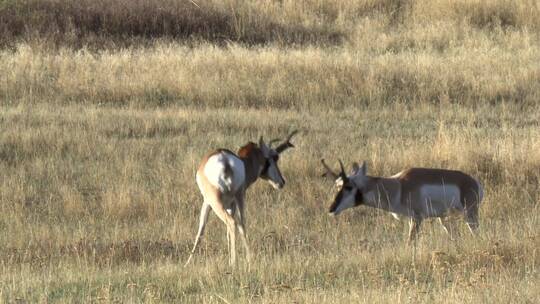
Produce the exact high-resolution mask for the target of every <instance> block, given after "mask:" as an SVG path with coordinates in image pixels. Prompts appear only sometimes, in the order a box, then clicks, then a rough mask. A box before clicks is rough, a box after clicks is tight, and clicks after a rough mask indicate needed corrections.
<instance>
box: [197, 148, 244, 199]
mask: <svg viewBox="0 0 540 304" xmlns="http://www.w3.org/2000/svg"><path fill="white" fill-rule="evenodd" d="M226 165H228V166H229V168H230V171H229V172H227V170H225V168H226ZM204 175H205V176H206V178H207V179H208V181H209V182H210V184H212V186H214V187H216V188H218V190H219V191H220V192H222V193H230V192H233V193H234V192H236V191H238V189H240V187H241V186H242V185H243V184H244V182H245V180H246V170H245V168H244V163H243V162H242V160H241V159H239V158H238V157H237V156H235V155H232V154H229V153H225V152H221V153H218V154H216V155H212V156H211V157H210V158H208V161H207V162H206V165H205V166H204Z"/></svg>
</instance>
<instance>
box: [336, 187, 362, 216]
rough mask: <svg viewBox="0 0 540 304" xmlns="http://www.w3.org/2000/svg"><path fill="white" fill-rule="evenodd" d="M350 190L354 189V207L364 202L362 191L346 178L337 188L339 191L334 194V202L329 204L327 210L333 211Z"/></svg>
mask: <svg viewBox="0 0 540 304" xmlns="http://www.w3.org/2000/svg"><path fill="white" fill-rule="evenodd" d="M352 191H356V192H355V194H354V206H355V207H356V206H359V205H362V204H363V203H364V196H363V195H362V191H361V190H360V189H358V187H356V185H354V184H352V183H351V182H350V181H349V180H348V179H347V181H346V182H345V184H344V185H343V187H341V189H339V192H338V193H337V194H336V198H335V199H334V202H333V203H332V205H331V206H330V209H329V210H328V212H330V213H334V212H335V211H336V209H337V207H338V206H339V204H340V203H341V201H342V200H343V198H344V196H345V195H349V194H350V193H351V192H352Z"/></svg>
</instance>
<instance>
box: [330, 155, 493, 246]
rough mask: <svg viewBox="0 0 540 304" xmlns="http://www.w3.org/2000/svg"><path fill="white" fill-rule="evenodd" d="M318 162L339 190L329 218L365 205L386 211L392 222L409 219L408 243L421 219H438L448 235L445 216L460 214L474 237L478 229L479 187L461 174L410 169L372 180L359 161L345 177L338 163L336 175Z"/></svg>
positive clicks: (480, 190) (467, 176)
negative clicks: (403, 217) (389, 214)
mask: <svg viewBox="0 0 540 304" xmlns="http://www.w3.org/2000/svg"><path fill="white" fill-rule="evenodd" d="M321 163H322V164H323V166H324V168H325V169H326V172H325V173H324V174H323V175H324V176H327V177H331V178H333V179H334V180H335V183H336V186H337V188H338V190H339V192H338V194H337V195H336V197H335V200H334V202H333V204H332V205H331V206H330V210H329V212H330V214H332V215H337V214H338V213H340V212H341V211H343V210H345V209H347V208H351V207H355V206H359V205H367V206H370V207H374V208H379V209H383V210H386V211H389V212H391V213H392V215H393V216H394V217H395V218H396V219H399V218H400V217H401V216H406V217H409V218H410V228H409V242H411V241H413V240H415V239H416V235H417V233H418V230H419V228H420V225H421V223H422V220H423V219H425V218H428V217H438V218H439V222H440V223H441V225H442V226H443V228H444V229H445V231H446V232H448V233H449V234H451V233H450V231H449V228H450V227H449V226H448V223H447V222H446V219H445V217H446V216H448V215H451V214H455V213H456V212H461V213H463V215H464V217H465V221H466V222H467V225H468V227H469V229H470V230H471V232H472V233H473V234H474V232H475V230H476V229H478V207H479V205H480V202H481V201H482V197H483V190H482V186H481V185H480V183H479V182H478V181H477V180H476V179H474V178H473V177H471V176H469V175H467V174H465V173H463V172H460V171H452V170H443V169H428V168H411V169H407V170H404V171H401V172H400V173H398V174H396V175H394V176H391V177H374V176H369V175H367V168H366V163H365V162H363V163H362V167H360V166H359V165H358V164H357V163H354V164H353V170H352V173H351V174H350V175H348V176H347V175H346V174H345V170H344V168H343V163H342V162H341V160H340V161H339V164H340V167H341V172H340V173H339V174H337V173H335V172H334V171H332V169H331V168H330V167H329V166H328V165H327V164H326V163H325V162H324V159H322V160H321Z"/></svg>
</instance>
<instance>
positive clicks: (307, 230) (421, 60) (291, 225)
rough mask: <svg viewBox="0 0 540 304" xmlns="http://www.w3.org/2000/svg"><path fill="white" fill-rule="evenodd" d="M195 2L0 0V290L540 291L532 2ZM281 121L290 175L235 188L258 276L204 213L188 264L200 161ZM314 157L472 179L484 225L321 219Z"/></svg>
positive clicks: (75, 294)
mask: <svg viewBox="0 0 540 304" xmlns="http://www.w3.org/2000/svg"><path fill="white" fill-rule="evenodd" d="M196 2H197V3H198V5H199V6H201V7H204V8H205V10H202V11H199V10H196V9H195V8H194V7H192V6H190V4H189V3H190V2H186V1H173V0H167V1H163V2H160V5H163V8H166V9H165V10H157V8H156V6H155V4H152V3H154V2H150V1H143V0H141V1H135V2H129V3H130V5H125V4H126V3H127V2H126V1H120V0H117V1H116V0H115V1H108V2H105V1H103V2H92V3H93V4H92V5H88V4H89V3H90V2H87V1H81V2H75V1H65V0H58V1H52V0H47V1H0V24H2V26H1V27H0V31H4V33H5V35H0V36H1V37H2V38H1V39H3V40H2V42H1V44H2V45H3V46H4V48H3V49H2V50H0V130H2V131H1V132H0V228H1V230H0V231H2V233H0V264H1V268H0V299H1V300H0V301H2V302H10V303H11V302H23V303H24V302H44V303H48V302H61V303H72V302H127V303H138V302H175V303H178V302H182V303H201V302H203V303H227V302H229V303H252V302H256V303H291V302H296V303H343V302H355V303H356V302H364V303H388V302H398V303H473V302H474V303H478V302H489V303H534V302H535V301H536V300H537V299H538V298H540V289H539V288H538V287H537V286H540V275H539V273H538V267H539V266H540V257H539V254H538V248H540V230H539V228H538V227H540V217H539V214H540V213H539V210H538V209H539V207H538V206H539V202H540V194H539V191H540V189H539V188H540V186H539V184H540V152H539V151H540V128H539V127H540V125H539V121H540V106H539V104H538V100H539V98H540V69H539V68H538V62H540V43H539V42H540V41H539V38H538V37H540V36H539V35H538V30H539V25H540V23H539V19H538V18H536V16H537V15H538V12H539V11H538V10H539V7H538V4H537V3H536V2H535V1H530V3H529V2H527V1H520V2H519V3H518V2H515V3H514V2H511V1H503V0H496V1H495V0H494V1H488V2H484V1H482V2H480V1H476V2H474V1H473V2H471V1H448V0H438V1H395V0H380V1H339V2H336V1H331V0H325V1H311V0H310V1H307V0H306V1H287V0H285V1H225V2H221V1H196ZM106 3H109V4H110V7H109V6H107V5H105V4H106ZM119 7H122V8H125V9H124V10H120V9H118V8H119ZM53 10H57V11H59V12H61V13H62V14H59V15H54V14H52V13H51V12H52V11H53ZM52 16H56V17H54V18H53V17H52ZM102 16H108V17H107V18H104V17H102ZM156 16H158V17H159V18H155V17H156ZM186 16H187V17H186ZM55 18H56V19H55ZM77 18H79V19H77ZM92 18H97V19H96V20H100V22H101V23H99V22H98V23H95V24H94V23H91V22H90V21H89V20H90V19H92ZM92 20H94V19H92ZM21 22H22V23H25V24H26V25H27V26H26V27H24V28H22V27H21ZM152 22H154V23H152ZM167 22H168V23H167ZM166 23H167V25H166ZM75 24H77V26H75ZM3 25H6V26H3ZM45 25H50V26H45ZM218 28H219V30H218ZM64 29H65V30H64ZM220 31H223V32H220ZM36 35H37V36H40V37H38V38H39V39H38V38H36ZM336 37H338V39H336ZM124 46H127V47H126V48H123V47H124ZM294 128H299V129H300V130H301V134H299V135H298V136H297V138H295V144H296V146H297V148H296V149H293V150H292V151H291V152H287V155H284V156H283V157H282V159H281V160H280V166H281V169H282V172H283V174H284V176H285V178H286V179H287V185H286V187H285V188H284V189H283V190H282V191H279V192H278V191H275V190H272V189H270V187H269V186H268V185H266V184H264V183H262V182H258V183H256V184H255V185H254V186H253V188H252V189H250V190H249V192H248V197H247V228H248V233H249V238H250V244H251V247H252V249H253V252H254V253H255V258H254V262H253V267H252V269H250V270H248V269H247V268H246V267H245V265H244V264H243V261H244V260H243V255H242V254H241V255H240V265H239V267H238V268H236V269H234V270H231V269H230V268H229V267H228V266H226V261H227V249H226V244H225V230H224V227H223V225H222V224H221V223H219V221H218V220H217V219H216V218H215V217H211V220H210V223H209V227H208V230H207V234H206V237H205V239H204V240H203V244H202V248H201V249H200V251H199V252H198V255H197V256H196V257H195V261H194V263H193V264H191V265H190V266H189V267H188V268H182V267H181V265H183V262H184V261H185V259H186V258H187V254H188V250H189V248H190V246H191V245H192V241H193V237H194V234H195V230H196V225H197V220H198V212H199V208H200V203H201V198H200V194H199V193H198V190H197V188H196V185H195V182H194V172H195V169H196V168H197V166H198V162H199V161H200V159H201V157H202V156H203V155H204V154H205V153H206V152H207V151H209V150H211V149H214V148H216V147H226V148H230V149H235V148H236V147H239V146H240V145H242V144H244V143H245V142H246V141H248V140H256V139H257V138H258V136H259V135H264V136H266V137H267V138H274V137H278V136H283V135H284V134H286V133H287V132H288V131H290V130H292V129H294ZM321 157H325V158H326V159H327V160H328V161H335V160H336V159H337V158H342V159H344V160H345V161H346V162H351V161H353V160H354V161H359V160H362V159H366V160H367V161H368V165H369V171H370V173H372V174H374V175H391V174H393V173H396V172H398V171H400V170H401V169H403V168H406V167H409V166H426V167H440V168H454V169H460V170H463V171H465V172H468V173H470V174H471V175H473V176H476V177H478V178H479V179H480V180H481V181H482V183H483V185H484V187H485V200H484V204H483V205H482V206H481V208H480V217H481V232H480V235H479V236H478V237H476V238H474V237H472V236H470V235H469V234H468V233H467V231H466V228H465V227H464V225H463V222H462V221H461V220H460V221H459V222H458V223H457V225H459V229H458V230H460V232H461V236H460V237H459V238H458V240H457V241H450V240H449V238H448V237H447V236H446V235H445V233H444V232H443V231H442V229H441V227H439V225H438V224H437V223H436V222H430V221H428V222H427V223H426V224H425V225H423V228H422V235H421V239H420V241H419V243H418V246H417V247H416V249H415V250H413V249H412V248H411V247H408V246H407V245H406V244H405V242H404V239H405V235H406V230H407V225H406V223H403V222H397V221H395V220H393V219H392V218H391V217H390V216H389V215H388V214H385V213H383V212H380V211H376V210H373V209H367V208H361V207H360V208H357V209H354V210H351V211H349V212H345V213H344V214H342V215H341V216H340V217H338V218H331V217H328V216H327V215H326V211H327V208H328V205H329V203H330V201H331V199H332V197H333V190H332V188H331V185H330V184H329V183H328V182H327V181H325V180H322V179H321V178H320V173H321V172H322V168H320V167H319V166H320V165H319V159H320V158H321ZM334 164H335V163H334ZM238 247H241V246H238Z"/></svg>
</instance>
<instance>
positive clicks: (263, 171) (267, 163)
mask: <svg viewBox="0 0 540 304" xmlns="http://www.w3.org/2000/svg"><path fill="white" fill-rule="evenodd" d="M268 168H270V162H269V161H268V160H266V161H265V162H264V167H263V169H262V171H261V174H260V175H261V176H262V177H266V175H267V174H268Z"/></svg>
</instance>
